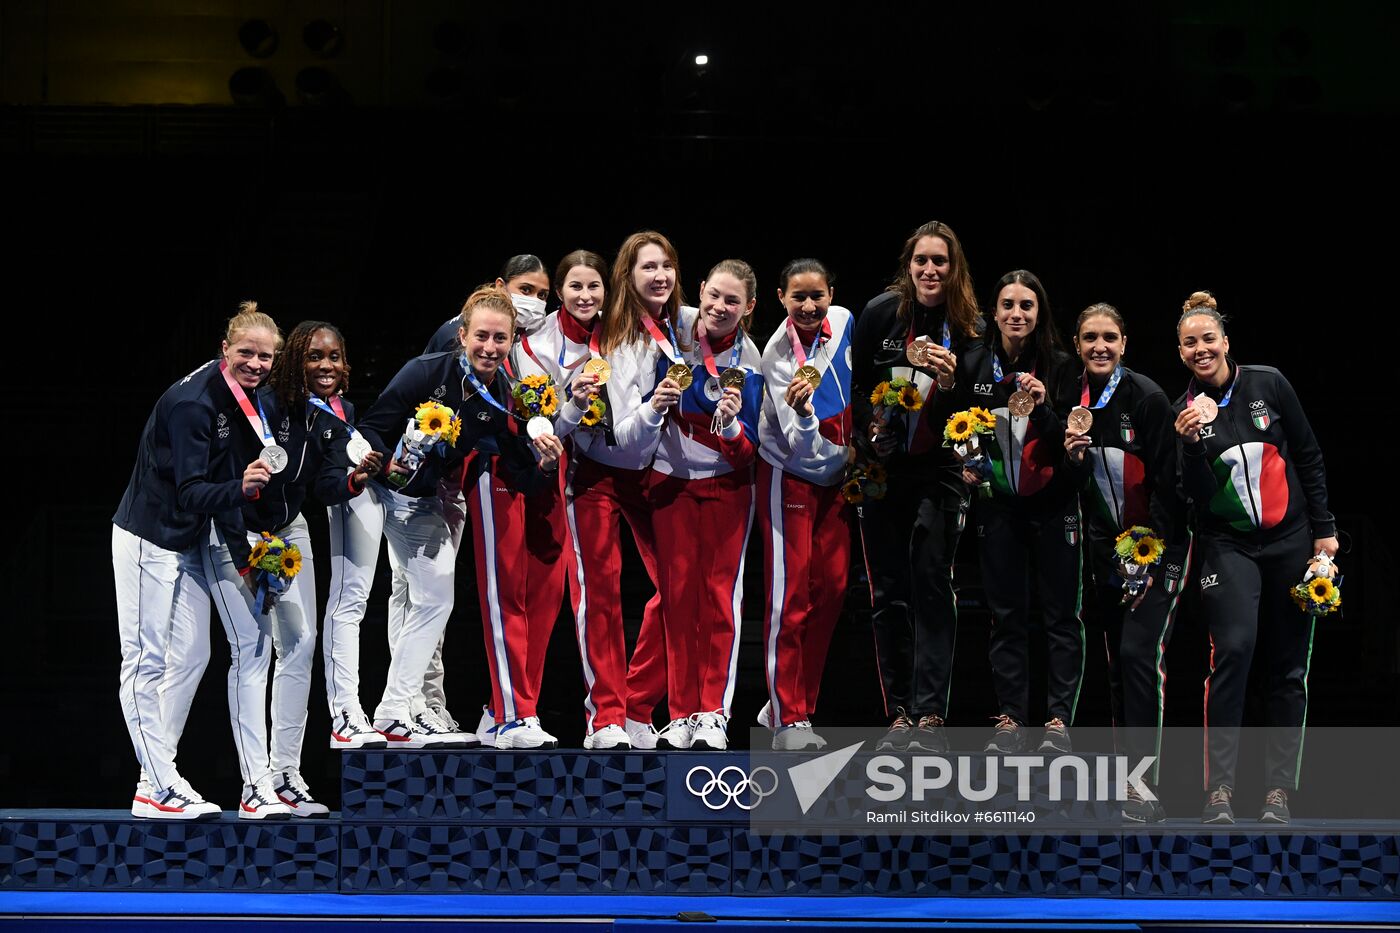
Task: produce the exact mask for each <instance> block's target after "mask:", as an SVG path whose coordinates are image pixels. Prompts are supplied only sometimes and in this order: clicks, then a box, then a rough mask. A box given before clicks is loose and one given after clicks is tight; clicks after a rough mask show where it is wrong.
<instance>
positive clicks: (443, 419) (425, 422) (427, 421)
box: [418, 402, 452, 434]
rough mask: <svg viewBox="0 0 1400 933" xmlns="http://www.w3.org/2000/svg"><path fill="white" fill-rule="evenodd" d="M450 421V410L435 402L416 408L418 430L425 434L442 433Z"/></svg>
mask: <svg viewBox="0 0 1400 933" xmlns="http://www.w3.org/2000/svg"><path fill="white" fill-rule="evenodd" d="M451 421H452V410H451V409H450V408H445V407H444V406H442V405H439V404H437V403H436V402H429V403H428V404H427V405H424V406H423V407H421V408H419V409H418V430H420V431H422V432H423V433H425V434H442V433H444V432H445V431H446V430H447V426H448V424H449V423H451Z"/></svg>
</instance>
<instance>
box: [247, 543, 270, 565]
mask: <svg viewBox="0 0 1400 933" xmlns="http://www.w3.org/2000/svg"><path fill="white" fill-rule="evenodd" d="M266 556H267V542H266V541H259V542H258V543H257V544H255V545H253V553H252V554H249V555H248V566H249V567H253V568H256V567H257V566H258V564H259V563H261V562H262V559H263V558H264V557H266Z"/></svg>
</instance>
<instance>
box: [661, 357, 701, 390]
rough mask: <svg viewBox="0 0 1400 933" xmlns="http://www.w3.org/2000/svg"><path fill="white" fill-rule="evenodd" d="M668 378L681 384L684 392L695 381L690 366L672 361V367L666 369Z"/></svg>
mask: <svg viewBox="0 0 1400 933" xmlns="http://www.w3.org/2000/svg"><path fill="white" fill-rule="evenodd" d="M666 378H667V379H669V380H671V381H672V382H674V383H675V384H676V385H678V386H680V387H681V391H682V392H684V391H685V390H686V389H688V388H690V384H691V383H692V382H694V381H695V377H694V376H693V375H691V372H690V367H689V366H687V365H685V364H684V363H672V364H671V368H670V369H668V370H666Z"/></svg>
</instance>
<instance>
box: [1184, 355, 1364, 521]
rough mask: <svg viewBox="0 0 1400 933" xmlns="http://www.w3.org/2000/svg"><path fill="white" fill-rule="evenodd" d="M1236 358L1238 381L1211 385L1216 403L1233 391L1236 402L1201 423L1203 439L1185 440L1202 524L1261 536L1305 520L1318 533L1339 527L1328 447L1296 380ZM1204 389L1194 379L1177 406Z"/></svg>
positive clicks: (1188, 478) (1190, 485)
mask: <svg viewBox="0 0 1400 933" xmlns="http://www.w3.org/2000/svg"><path fill="white" fill-rule="evenodd" d="M1230 365H1231V366H1232V368H1233V369H1234V375H1233V378H1232V379H1231V382H1230V383H1228V384H1227V385H1226V387H1225V388H1224V389H1214V388H1212V389H1207V390H1206V391H1205V394H1207V395H1209V396H1210V397H1211V398H1213V399H1215V400H1216V402H1217V404H1218V403H1219V402H1220V401H1221V399H1222V398H1223V397H1224V395H1225V394H1226V393H1229V395H1230V403H1229V404H1228V405H1225V406H1224V407H1222V408H1220V410H1219V414H1218V415H1217V416H1216V419H1215V421H1214V422H1213V423H1211V424H1209V425H1206V426H1205V427H1204V428H1202V429H1201V440H1200V442H1199V443H1195V444H1185V443H1181V444H1179V445H1178V447H1179V450H1180V456H1181V481H1182V487H1183V488H1184V490H1185V493H1186V495H1187V496H1188V497H1189V498H1190V500H1191V504H1192V509H1193V512H1194V515H1195V520H1196V525H1197V527H1198V528H1200V529H1201V530H1203V531H1212V532H1216V533H1221V534H1231V535H1236V536H1239V537H1245V538H1250V539H1254V540H1261V541H1272V540H1276V539H1278V538H1282V537H1285V536H1286V535H1289V534H1292V533H1294V532H1296V531H1297V530H1298V529H1300V528H1309V529H1311V532H1312V536H1313V537H1314V538H1327V537H1331V536H1332V535H1334V534H1336V521H1335V519H1334V518H1333V517H1332V513H1331V512H1329V511H1328V510H1327V471H1326V469H1325V468H1324V467H1323V464H1322V450H1321V449H1320V448H1319V447H1318V445H1317V438H1316V437H1315V436H1314V435H1313V431H1312V426H1311V425H1310V424H1308V417H1307V415H1306V414H1305V413H1304V412H1303V406H1302V405H1301V404H1299V402H1298V396H1297V395H1296V394H1295V393H1294V391H1293V386H1291V385H1290V384H1289V382H1288V380H1287V379H1285V378H1284V376H1283V373H1281V372H1279V371H1278V370H1277V369H1274V368H1273V367H1272V366H1235V365H1234V363H1233V362H1232V363H1231V364H1230ZM1231 385H1233V389H1232V388H1231ZM1200 391H1201V390H1200V388H1199V387H1198V386H1195V385H1194V384H1193V386H1192V388H1191V390H1190V391H1188V392H1187V393H1184V394H1183V395H1182V396H1181V397H1180V398H1178V399H1177V400H1176V405H1175V409H1176V411H1178V412H1179V411H1181V410H1182V409H1183V408H1185V407H1186V404H1187V396H1188V395H1192V394H1196V393H1199V392H1200Z"/></svg>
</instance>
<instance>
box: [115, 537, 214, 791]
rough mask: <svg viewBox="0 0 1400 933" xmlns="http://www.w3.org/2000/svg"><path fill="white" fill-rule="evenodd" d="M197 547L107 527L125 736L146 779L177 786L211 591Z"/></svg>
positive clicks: (204, 654) (205, 656) (204, 651)
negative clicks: (172, 546) (159, 542)
mask: <svg viewBox="0 0 1400 933" xmlns="http://www.w3.org/2000/svg"><path fill="white" fill-rule="evenodd" d="M199 550H200V549H199V547H198V546H196V547H192V548H190V549H189V550H188V551H183V552H177V551H167V550H166V549H164V548H162V547H157V546H156V545H154V544H152V543H151V542H149V541H145V540H143V539H141V538H139V537H137V536H136V535H134V534H132V533H131V532H129V531H127V530H125V529H123V528H119V527H117V526H116V525H113V526H112V572H113V576H114V578H115V581H116V593H117V629H118V634H119V637H120V641H121V652H122V663H121V677H120V696H121V705H122V714H123V715H124V716H125V717H126V727H127V731H128V732H130V733H131V742H132V745H133V746H134V747H135V749H136V758H137V760H138V761H139V762H140V763H141V768H142V770H143V771H145V773H146V776H147V777H148V778H149V779H150V780H151V781H152V782H153V783H154V784H155V785H156V786H157V787H158V788H166V787H169V786H171V785H172V784H174V783H175V782H176V781H177V780H179V777H180V775H179V772H178V771H177V770H176V768H175V753H176V748H177V746H178V745H179V744H180V735H181V733H182V732H183V731H184V727H185V720H186V719H187V718H188V717H189V712H190V704H191V703H192V702H194V694H195V690H196V689H197V688H198V687H199V679H200V677H201V676H203V674H204V668H205V666H206V665H208V663H209V590H208V586H207V584H206V583H205V577H204V570H203V567H202V566H201V564H200V559H199Z"/></svg>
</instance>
